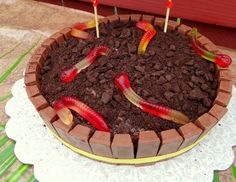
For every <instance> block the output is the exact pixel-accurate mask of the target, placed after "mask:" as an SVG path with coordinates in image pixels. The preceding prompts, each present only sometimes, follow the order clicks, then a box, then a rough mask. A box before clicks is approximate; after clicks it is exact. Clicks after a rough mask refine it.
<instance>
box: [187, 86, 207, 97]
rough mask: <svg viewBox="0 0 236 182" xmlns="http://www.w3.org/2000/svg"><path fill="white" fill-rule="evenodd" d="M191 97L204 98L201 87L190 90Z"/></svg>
mask: <svg viewBox="0 0 236 182" xmlns="http://www.w3.org/2000/svg"><path fill="white" fill-rule="evenodd" d="M189 98H190V99H192V100H202V99H203V98H204V94H203V93H202V92H201V90H200V89H198V88H196V89H193V90H191V91H190V92H189Z"/></svg>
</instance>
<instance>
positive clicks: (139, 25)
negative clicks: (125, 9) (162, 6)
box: [136, 20, 154, 32]
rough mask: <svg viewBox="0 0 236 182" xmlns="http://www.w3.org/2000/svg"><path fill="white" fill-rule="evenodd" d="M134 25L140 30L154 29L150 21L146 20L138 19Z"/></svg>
mask: <svg viewBox="0 0 236 182" xmlns="http://www.w3.org/2000/svg"><path fill="white" fill-rule="evenodd" d="M136 27H137V28H139V29H141V30H144V31H145V32H146V31H148V30H154V27H153V26H152V24H151V23H149V22H147V21H144V20H143V21H138V22H137V23H136Z"/></svg>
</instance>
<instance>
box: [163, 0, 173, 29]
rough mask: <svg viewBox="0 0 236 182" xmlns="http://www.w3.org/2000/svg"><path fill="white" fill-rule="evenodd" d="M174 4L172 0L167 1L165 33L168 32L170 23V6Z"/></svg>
mask: <svg viewBox="0 0 236 182" xmlns="http://www.w3.org/2000/svg"><path fill="white" fill-rule="evenodd" d="M172 6H173V2H172V0H167V1H166V7H167V9H166V18H165V25H164V33H166V32H167V25H168V21H169V16H170V8H171V7H172Z"/></svg>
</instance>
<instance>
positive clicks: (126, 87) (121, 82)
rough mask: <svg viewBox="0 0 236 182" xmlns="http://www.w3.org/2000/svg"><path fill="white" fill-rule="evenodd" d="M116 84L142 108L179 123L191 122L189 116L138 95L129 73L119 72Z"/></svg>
mask: <svg viewBox="0 0 236 182" xmlns="http://www.w3.org/2000/svg"><path fill="white" fill-rule="evenodd" d="M115 84H116V86H117V87H118V88H119V89H120V90H121V92H122V93H123V94H124V96H125V97H126V98H127V99H128V100H129V101H130V102H131V103H132V104H134V105H135V106H137V107H139V108H140V109H141V110H143V111H145V112H149V113H150V114H153V115H155V116H157V117H160V118H162V119H166V120H170V121H173V122H175V123H178V124H186V123H188V122H190V120H189V118H188V117H187V116H186V115H184V114H183V113H181V112H179V111H176V110H173V109H171V108H168V107H165V106H161V105H159V104H155V103H152V102H149V101H146V100H144V99H143V98H141V97H140V96H139V95H137V94H136V93H135V92H134V91H133V89H132V88H131V86H130V81H129V78H128V75H127V74H125V73H120V74H118V75H117V76H116V78H115Z"/></svg>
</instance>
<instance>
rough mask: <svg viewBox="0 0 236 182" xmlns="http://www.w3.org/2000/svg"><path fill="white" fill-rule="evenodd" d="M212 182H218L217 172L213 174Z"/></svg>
mask: <svg viewBox="0 0 236 182" xmlns="http://www.w3.org/2000/svg"><path fill="white" fill-rule="evenodd" d="M213 182H220V177H219V173H218V172H217V171H215V172H214V178H213Z"/></svg>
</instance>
